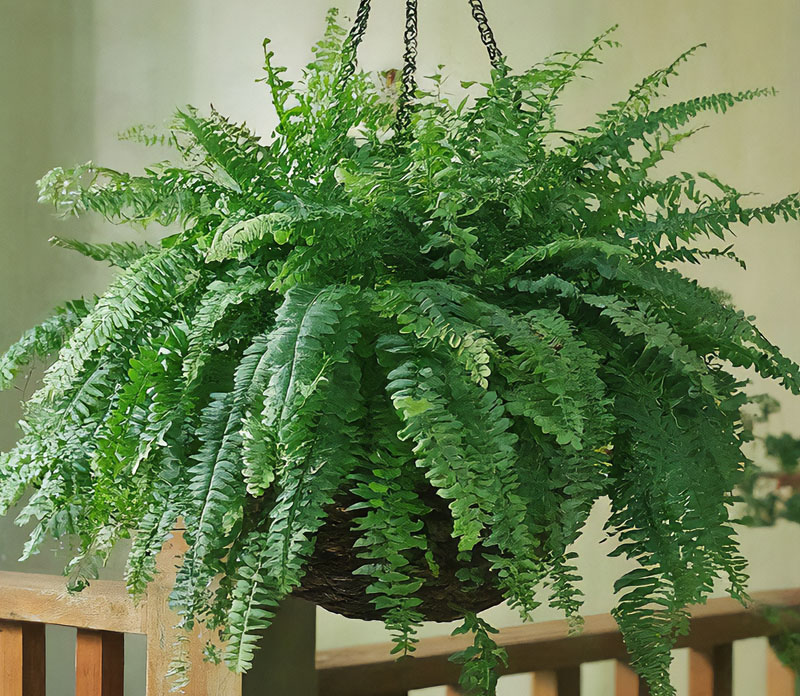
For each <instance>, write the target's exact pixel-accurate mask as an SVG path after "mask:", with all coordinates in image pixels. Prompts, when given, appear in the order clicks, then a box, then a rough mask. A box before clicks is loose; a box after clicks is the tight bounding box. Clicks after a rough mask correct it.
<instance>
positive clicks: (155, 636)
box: [147, 531, 242, 696]
mask: <svg viewBox="0 0 800 696" xmlns="http://www.w3.org/2000/svg"><path fill="white" fill-rule="evenodd" d="M172 534H173V536H172V538H171V539H169V540H168V541H167V542H166V543H165V544H164V548H163V549H162V550H161V553H160V554H159V556H158V560H157V567H158V571H159V572H158V574H157V575H156V577H155V578H154V580H153V582H152V583H151V584H150V586H149V587H148V589H147V696H165V695H166V694H168V693H169V691H170V688H171V687H172V683H171V682H170V679H169V678H168V677H167V676H166V675H167V672H168V671H169V667H170V662H171V661H172V659H173V657H175V647H176V641H177V640H178V638H185V636H186V635H187V633H186V632H185V631H184V630H183V629H180V628H176V626H177V624H178V622H179V620H180V617H178V616H177V615H176V614H174V613H173V612H172V611H171V610H170V608H169V594H170V591H171V588H172V585H173V583H174V581H175V575H176V571H177V566H178V565H179V564H180V559H181V557H182V555H183V553H184V551H185V550H186V542H185V541H184V540H183V534H182V532H181V531H173V532H172ZM214 637H215V636H214V635H213V633H211V632H210V631H207V630H205V629H204V628H202V627H198V628H196V629H195V631H194V632H193V633H192V634H191V635H189V640H188V643H187V644H186V646H185V647H186V653H187V654H188V660H189V665H190V669H189V685H188V686H187V687H186V688H185V689H184V693H185V694H186V696H241V693H242V675H241V674H234V673H233V672H231V671H230V670H229V669H228V668H227V667H226V666H225V665H224V664H221V665H215V664H212V663H210V662H205V661H204V660H203V651H204V648H205V644H206V641H208V640H211V641H213V639H214Z"/></svg>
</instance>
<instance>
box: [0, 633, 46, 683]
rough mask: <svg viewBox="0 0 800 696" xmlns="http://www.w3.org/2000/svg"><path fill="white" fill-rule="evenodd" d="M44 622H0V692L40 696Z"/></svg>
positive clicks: (43, 674) (43, 651)
mask: <svg viewBox="0 0 800 696" xmlns="http://www.w3.org/2000/svg"><path fill="white" fill-rule="evenodd" d="M44 687H45V647H44V624H33V623H17V622H12V621H0V694H3V696H6V695H8V696H44Z"/></svg>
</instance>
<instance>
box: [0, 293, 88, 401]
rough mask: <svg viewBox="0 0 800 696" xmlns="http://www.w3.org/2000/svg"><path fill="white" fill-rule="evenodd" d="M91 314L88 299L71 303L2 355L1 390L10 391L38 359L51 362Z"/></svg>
mask: <svg viewBox="0 0 800 696" xmlns="http://www.w3.org/2000/svg"><path fill="white" fill-rule="evenodd" d="M90 311H91V303H87V302H86V301H85V300H76V301H74V302H67V303H66V304H64V305H62V306H61V307H58V308H57V309H56V310H55V312H54V313H53V314H52V315H51V316H50V317H48V318H47V319H45V320H44V321H43V322H42V323H41V324H39V325H38V326H35V327H34V328H32V329H28V330H27V331H26V332H25V333H24V334H22V336H21V337H20V339H19V340H18V341H17V342H16V343H14V344H13V345H11V346H10V347H9V348H8V349H7V350H6V352H5V353H3V355H2V356H0V389H9V388H10V387H11V385H12V384H13V383H14V378H15V377H16V376H17V375H18V374H19V372H20V371H21V370H22V369H23V368H24V367H26V366H27V365H30V364H31V363H32V362H33V361H34V360H36V359H37V358H39V359H40V360H47V359H48V358H49V357H50V356H51V355H53V353H55V352H57V351H58V350H60V349H61V347H62V346H63V345H64V342H65V341H66V340H67V337H68V336H69V334H70V333H71V332H72V331H74V330H75V328H76V327H77V326H78V324H79V323H80V322H81V321H82V320H83V319H84V317H86V315H87V314H88V313H89V312H90Z"/></svg>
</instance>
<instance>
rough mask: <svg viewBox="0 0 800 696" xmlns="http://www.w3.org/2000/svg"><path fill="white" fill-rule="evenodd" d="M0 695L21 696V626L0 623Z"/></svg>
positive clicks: (7, 622)
mask: <svg viewBox="0 0 800 696" xmlns="http://www.w3.org/2000/svg"><path fill="white" fill-rule="evenodd" d="M0 693H2V694H3V696H22V624H18V623H11V622H10V621H0Z"/></svg>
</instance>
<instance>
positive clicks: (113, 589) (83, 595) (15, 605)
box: [0, 571, 147, 633]
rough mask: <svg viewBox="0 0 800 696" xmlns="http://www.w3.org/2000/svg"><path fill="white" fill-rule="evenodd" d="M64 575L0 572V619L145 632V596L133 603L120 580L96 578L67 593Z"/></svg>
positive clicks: (101, 629) (91, 628)
mask: <svg viewBox="0 0 800 696" xmlns="http://www.w3.org/2000/svg"><path fill="white" fill-rule="evenodd" d="M66 582H67V581H66V578H64V577H62V576H59V575H40V574H38V573H18V572H11V571H2V572H0V620H6V621H26V622H30V623H43V624H52V625H56V626H73V627H75V628H85V629H90V630H94V631H115V632H118V633H147V599H146V598H143V599H142V600H141V601H140V602H139V603H134V602H133V601H132V600H131V596H130V594H129V593H128V590H127V589H126V587H125V583H124V582H120V581H113V580H96V581H94V582H92V583H91V584H90V585H89V587H87V588H86V589H85V590H83V591H82V592H68V591H67V585H66Z"/></svg>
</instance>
